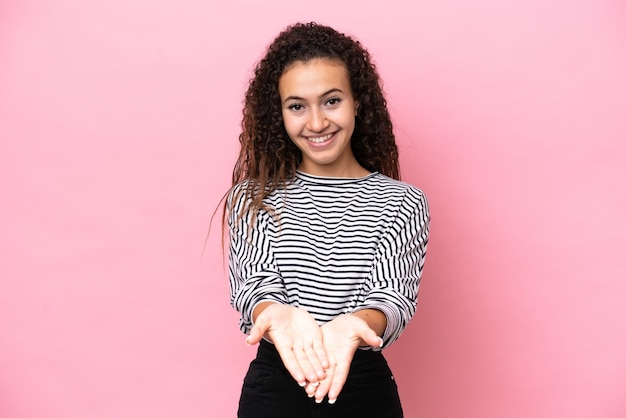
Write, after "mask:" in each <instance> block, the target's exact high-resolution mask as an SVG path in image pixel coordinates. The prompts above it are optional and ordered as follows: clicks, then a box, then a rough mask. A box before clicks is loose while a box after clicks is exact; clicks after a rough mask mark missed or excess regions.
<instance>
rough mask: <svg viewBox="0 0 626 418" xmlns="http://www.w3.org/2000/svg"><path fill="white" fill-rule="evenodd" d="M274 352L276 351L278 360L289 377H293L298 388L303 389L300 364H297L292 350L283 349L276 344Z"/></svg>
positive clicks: (303, 380)
mask: <svg viewBox="0 0 626 418" xmlns="http://www.w3.org/2000/svg"><path fill="white" fill-rule="evenodd" d="M276 351H278V354H279V355H280V359H281V360H282V361H283V364H284V365H285V368H286V369H287V371H288V372H289V374H290V375H291V377H293V378H294V380H295V381H296V382H298V384H299V385H300V386H302V387H304V386H305V385H306V379H305V377H304V372H303V371H302V368H301V367H300V363H299V362H298V359H297V358H296V356H295V354H294V352H293V350H292V349H291V348H290V347H287V348H285V347H283V346H282V345H278V344H277V345H276Z"/></svg>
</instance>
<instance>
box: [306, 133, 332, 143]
mask: <svg viewBox="0 0 626 418" xmlns="http://www.w3.org/2000/svg"><path fill="white" fill-rule="evenodd" d="M333 135H334V133H330V134H326V135H322V136H305V138H306V140H307V141H309V142H312V143H314V144H321V143H322V142H326V141H328V140H329V139H330V138H332V137H333Z"/></svg>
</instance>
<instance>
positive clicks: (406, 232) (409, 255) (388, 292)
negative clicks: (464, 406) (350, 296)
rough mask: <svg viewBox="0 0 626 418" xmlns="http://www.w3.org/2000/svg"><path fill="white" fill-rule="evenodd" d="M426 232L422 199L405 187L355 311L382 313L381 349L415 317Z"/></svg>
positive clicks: (425, 207)
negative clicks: (368, 286) (385, 319)
mask: <svg viewBox="0 0 626 418" xmlns="http://www.w3.org/2000/svg"><path fill="white" fill-rule="evenodd" d="M429 229H430V213H429V209H428V202H427V200H426V197H425V196H424V194H423V193H422V192H421V191H419V190H417V189H415V188H409V189H408V190H407V193H406V194H405V195H404V199H403V201H402V202H401V204H400V207H399V209H398V213H397V216H396V218H395V219H394V221H393V222H392V223H391V225H390V228H389V230H388V232H387V234H385V236H384V237H383V239H382V240H381V242H380V244H379V248H378V251H377V255H376V257H377V259H376V262H375V265H374V267H373V271H372V277H371V281H370V288H369V291H368V293H367V295H366V297H365V301H364V302H363V304H362V305H361V306H359V307H358V308H357V309H356V310H362V309H378V310H380V311H382V312H383V313H384V314H385V316H386V317H387V328H386V329H385V332H384V334H383V337H382V338H383V347H387V346H389V345H390V344H391V343H393V342H394V341H395V340H397V339H398V337H400V334H401V333H402V331H404V329H405V328H406V326H407V325H408V323H409V321H410V320H411V318H412V317H413V315H414V314H415V309H416V306H417V293H418V289H419V284H420V278H421V275H422V270H423V268H424V260H425V257H426V247H427V244H428V233H429ZM356 310H355V311H356Z"/></svg>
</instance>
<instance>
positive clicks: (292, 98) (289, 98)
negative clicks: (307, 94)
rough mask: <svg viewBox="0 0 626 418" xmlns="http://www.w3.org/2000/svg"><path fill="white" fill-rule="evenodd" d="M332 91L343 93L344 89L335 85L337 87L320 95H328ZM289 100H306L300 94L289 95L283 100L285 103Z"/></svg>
mask: <svg viewBox="0 0 626 418" xmlns="http://www.w3.org/2000/svg"><path fill="white" fill-rule="evenodd" d="M332 93H343V90H341V89H338V88H336V87H335V88H332V89H330V90H328V91H326V92H324V93H322V94H321V95H320V97H324V96H328V95H329V94H332ZM289 100H304V98H303V97H300V96H288V97H285V100H283V103H285V102H287V101H289Z"/></svg>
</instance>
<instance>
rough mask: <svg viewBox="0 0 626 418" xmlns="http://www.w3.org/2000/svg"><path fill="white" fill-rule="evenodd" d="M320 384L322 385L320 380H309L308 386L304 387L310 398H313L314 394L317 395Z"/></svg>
mask: <svg viewBox="0 0 626 418" xmlns="http://www.w3.org/2000/svg"><path fill="white" fill-rule="evenodd" d="M319 385H320V382H315V383H311V382H308V383H307V384H306V386H305V387H304V391H305V392H306V394H307V396H308V397H309V398H312V397H313V396H315V391H316V390H317V387H318V386H319Z"/></svg>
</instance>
